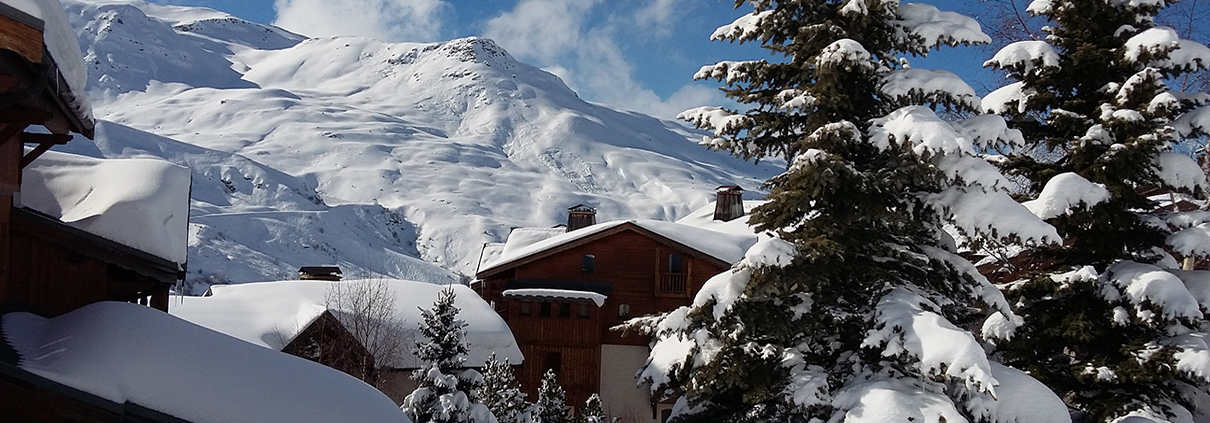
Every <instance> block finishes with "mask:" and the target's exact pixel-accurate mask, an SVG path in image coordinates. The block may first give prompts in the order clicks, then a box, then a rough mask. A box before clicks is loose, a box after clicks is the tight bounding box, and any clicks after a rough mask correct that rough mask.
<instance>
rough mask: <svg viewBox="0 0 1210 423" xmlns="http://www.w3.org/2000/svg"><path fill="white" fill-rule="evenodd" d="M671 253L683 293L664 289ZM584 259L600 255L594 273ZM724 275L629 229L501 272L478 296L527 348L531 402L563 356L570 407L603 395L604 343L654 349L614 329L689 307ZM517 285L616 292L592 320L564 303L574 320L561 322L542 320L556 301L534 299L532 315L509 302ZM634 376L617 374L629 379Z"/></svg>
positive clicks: (691, 254)
mask: <svg viewBox="0 0 1210 423" xmlns="http://www.w3.org/2000/svg"><path fill="white" fill-rule="evenodd" d="M670 254H679V255H680V256H681V262H682V270H683V272H681V273H679V274H678V275H681V276H682V277H683V280H684V283H683V286H684V287H685V288H684V289H683V290H681V291H679V292H662V291H660V290H659V287H660V282H661V278H667V276H668V275H669V273H670V272H669V270H670V269H669V264H670V263H669V260H670V258H669V255H670ZM585 255H592V256H594V257H595V259H594V262H595V265H594V266H593V267H594V268H593V271H592V272H591V273H589V272H585V271H584V270H583V268H582V264H583V258H584V256H585ZM723 270H725V268H723V267H721V266H719V265H718V264H716V262H712V261H708V260H707V259H705V258H702V253H700V252H696V251H685V250H683V249H682V248H678V247H677V246H675V245H673V243H671V242H666V241H664V240H661V239H657V238H655V237H653V236H651V235H650V234H648V233H646V232H643V231H640V230H636V229H633V228H628V227H625V226H623V227H621V229H619V230H616V231H612V232H610V233H607V234H605V235H604V236H603V237H601V238H599V239H595V240H592V241H589V242H586V243H583V244H581V245H577V246H571V247H568V248H564V249H562V250H559V251H557V252H556V253H554V254H550V255H547V256H545V257H542V258H540V259H538V260H533V261H529V262H526V263H522V264H519V265H516V266H515V267H513V268H510V269H506V270H504V271H499V272H496V273H495V274H494V275H492V276H490V277H488V278H486V279H485V280H483V281H482V283H481V284H480V285H479V286H478V290H479V293H480V295H482V296H483V297H484V299H486V300H488V301H489V302H491V303H493V304H495V307H496V310H497V311H498V312H500V314H501V316H502V317H504V319H505V321H507V322H508V325H509V328H511V329H512V331H513V336H514V337H515V338H516V339H517V344H518V345H519V346H520V347H521V352H522V354H524V356H525V362H524V364H523V365H522V366H520V370H519V371H518V379H519V380H520V381H521V383H522V385H523V387H524V389H525V391H526V392H528V393H529V394H530V398H531V399H532V398H536V397H535V395H536V394H537V390H538V385H539V383H540V381H541V376H542V373H543V372H545V370H546V369H545V368H544V367H543V366H544V362H545V361H547V354H550V353H558V354H560V356H561V357H562V358H561V361H562V363H561V366H562V368H563V372H562V373H560V382H561V383H562V384H563V388H564V389H566V390H567V393H568V405H572V406H582V405H583V404H584V401H586V400H587V399H588V397H589V396H590V395H592V394H593V393H598V392H600V372H601V348H600V346H601V345H603V344H613V345H635V346H647V345H648V344H649V343H650V339H648V338H646V337H636V336H633V335H631V336H628V337H622V336H621V335H622V334H621V333H618V332H614V331H610V330H609V328H611V327H613V326H616V325H618V324H621V323H622V322H624V321H626V320H627V319H629V318H633V317H639V316H644V315H650V314H656V313H661V312H666V311H671V310H673V309H675V308H677V307H680V306H683V305H688V304H689V303H690V301H692V298H693V295H694V294H695V293H697V291H698V290H699V289H701V287H702V285H703V284H704V283H705V282H706V280H707V279H709V278H711V277H713V276H714V275H716V274H718V273H720V272H722V271H723ZM514 281H549V282H554V283H557V284H558V286H559V288H562V289H572V290H575V289H580V290H588V288H589V287H591V286H600V284H608V285H609V286H610V287H611V292H610V293H609V295H608V298H607V299H606V300H605V302H604V304H603V305H602V306H601V307H597V306H596V304H592V303H588V304H590V307H589V308H590V315H589V318H588V319H580V318H578V317H577V308H578V307H579V304H584V302H575V301H570V300H565V301H561V303H568V304H571V305H572V306H573V308H572V310H571V313H570V317H568V318H561V317H558V313H557V311H555V310H557V309H552V312H551V315H550V316H549V317H544V316H541V315H540V310H541V303H543V302H550V303H551V304H552V308H554V307H558V304H559V303H560V301H555V300H545V301H541V300H535V301H532V302H531V306H530V307H531V310H530V313H529V315H523V314H522V313H521V306H522V303H523V301H520V300H518V299H505V298H503V295H502V292H503V291H504V290H505V287H506V285H507V284H508V283H509V282H514ZM623 306H625V307H627V308H629V310H630V312H629V315H628V316H620V315H619V308H620V307H623ZM635 370H637V369H616V371H619V372H627V373H633V372H634V371H635Z"/></svg>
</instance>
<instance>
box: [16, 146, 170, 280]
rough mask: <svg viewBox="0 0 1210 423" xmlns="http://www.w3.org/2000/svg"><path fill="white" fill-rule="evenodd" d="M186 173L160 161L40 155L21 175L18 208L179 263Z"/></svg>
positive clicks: (54, 153) (51, 153)
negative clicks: (30, 210) (19, 203)
mask: <svg viewBox="0 0 1210 423" xmlns="http://www.w3.org/2000/svg"><path fill="white" fill-rule="evenodd" d="M190 183H191V176H190V172H189V169H188V168H185V167H182V166H177V165H174V164H172V163H169V162H167V161H163V160H153V159H123V160H99V159H94V158H90V157H84V156H77V155H74V154H66V153H57V152H46V153H45V154H43V155H42V156H41V157H39V158H38V160H34V161H33V162H32V163H30V165H29V166H28V167H26V168H25V169H24V170H23V171H22V181H21V205H22V206H25V207H29V208H31V209H34V210H37V211H39V212H42V213H45V214H47V215H49V216H51V217H54V218H56V219H59V220H61V221H63V222H64V223H66V224H67V225H68V226H71V227H74V228H77V229H80V230H83V231H85V232H88V233H91V234H94V235H97V236H100V237H102V238H105V239H109V240H112V241H114V242H117V243H119V244H122V245H126V246H128V247H132V248H135V249H137V250H140V251H144V252H147V253H149V254H152V255H154V256H156V257H160V258H163V259H166V260H170V261H172V262H173V263H178V264H181V263H185V260H186V257H187V251H186V249H187V244H188V236H189V187H190Z"/></svg>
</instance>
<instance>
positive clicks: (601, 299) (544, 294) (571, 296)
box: [500, 288, 609, 307]
mask: <svg viewBox="0 0 1210 423" xmlns="http://www.w3.org/2000/svg"><path fill="white" fill-rule="evenodd" d="M500 294H501V295H503V296H504V298H555V299H563V300H582V301H592V302H593V303H594V304H596V305H597V307H600V306H602V305H605V300H606V299H608V298H609V297H607V296H606V295H605V294H600V293H596V292H592V291H580V290H575V289H553V288H522V289H506V290H504V292H502V293H500Z"/></svg>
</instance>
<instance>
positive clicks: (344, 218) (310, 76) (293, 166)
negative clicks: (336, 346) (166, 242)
mask: <svg viewBox="0 0 1210 423" xmlns="http://www.w3.org/2000/svg"><path fill="white" fill-rule="evenodd" d="M64 6H65V7H66V9H67V15H68V19H69V20H70V22H71V24H72V26H73V27H74V28H75V30H76V33H77V35H78V37H79V42H80V46H81V49H82V50H83V54H84V57H85V62H86V65H87V67H88V69H87V70H88V90H89V94H90V96H91V97H92V100H93V106H94V110H95V113H96V117H97V119H98V121H99V128H98V136H97V142H96V143H95V146H94V143H90V142H88V141H87V140H84V139H77V140H75V141H73V142H71V143H69V144H68V145H67V146H65V147H64V148H62V149H63V150H66V151H71V152H75V153H79V154H85V155H92V156H96V157H107V158H114V157H119V158H131V157H145V156H155V157H161V158H165V159H168V160H170V161H172V162H175V163H178V164H185V165H188V166H190V167H191V168H192V169H193V173H194V177H193V195H192V198H193V202H192V209H191V216H190V238H189V240H190V250H189V268H190V273H189V280H190V282H191V285H194V286H195V287H194V289H193V290H192V291H193V293H195V294H196V293H200V291H204V289H205V287H206V286H208V285H209V284H211V283H225V282H237V283H238V282H249V281H265V280H281V279H287V278H290V277H291V276H290V275H292V274H293V272H294V271H296V270H297V268H298V267H299V266H302V265H317V264H336V265H339V266H341V267H342V269H344V270H345V274H346V275H354V276H365V277H377V276H390V277H394V278H402V279H411V280H421V281H429V282H436V283H445V282H448V281H450V280H454V279H456V278H457V277H458V274H464V275H465V274H471V273H473V271H474V270H475V265H476V264H477V262H478V259H479V254H480V252H481V250H482V246H483V244H484V243H486V242H501V241H503V240H504V239H505V237H506V236H507V235H508V232H509V228H511V227H523V226H527V227H543V226H545V227H549V226H552V225H555V224H558V223H563V222H564V219H566V215H565V213H566V208H567V207H569V206H571V205H575V204H578V203H584V204H589V205H592V206H593V207H596V208H597V209H598V210H599V212H600V218H601V219H602V220H614V219H636V218H637V219H656V220H675V219H677V218H679V217H682V216H684V215H685V214H687V213H689V212H690V211H691V210H693V209H696V208H697V207H700V206H702V205H704V204H706V203H707V202H708V201H710V200H713V196H714V188H715V187H716V186H718V185H724V184H737V185H740V186H743V187H745V188H747V189H749V190H752V189H755V188H757V187H759V185H760V182H761V181H763V180H764V179H766V178H768V177H770V176H772V175H774V174H776V173H777V172H778V171H779V168H780V166H779V165H778V164H777V163H760V164H753V163H746V162H743V161H741V160H739V159H737V158H734V157H730V156H728V155H726V154H723V153H716V152H710V151H708V150H706V149H705V148H702V147H701V146H699V145H697V140H699V139H700V138H701V137H702V134H703V133H701V132H697V131H693V130H689V129H686V128H685V127H683V126H681V125H680V124H678V123H675V122H669V121H661V120H658V119H655V118H652V117H649V116H645V115H641V114H638V113H632V112H625V111H618V110H613V109H609V108H606V107H603V106H600V105H596V104H592V103H588V102H585V101H583V100H581V99H580V98H578V97H577V95H576V93H575V92H573V91H571V90H570V89H568V88H567V86H566V85H564V84H563V82H562V81H561V80H559V78H558V77H556V76H554V75H551V74H549V73H546V72H544V71H542V70H539V69H537V68H535V67H532V66H529V65H526V64H523V63H520V62H517V61H516V60H514V59H513V58H512V57H511V56H510V55H509V54H508V52H506V51H504V50H503V49H501V48H500V47H498V46H497V45H496V44H495V43H493V42H492V41H490V40H487V39H479V38H465V39H457V40H452V41H448V42H444V43H435V44H410V43H398V44H392V43H385V42H380V41H375V40H371V39H366V38H357V37H336V38H320V39H304V38H303V37H301V36H298V35H295V34H292V33H289V32H287V31H284V30H281V29H278V28H274V27H270V26H265V25H260V24H256V23H252V22H248V21H245V20H242V19H239V18H236V17H232V16H229V15H226V14H224V13H221V12H216V11H213V10H209V9H199V8H187V7H176V6H162V5H152V4H148V3H143V2H138V1H119V0H100V1H91V0H90V1H87V2H79V1H76V0H67V1H65V2H64ZM689 76H690V75H686V78H688V77H689ZM416 259H419V260H416ZM426 262H427V263H426ZM428 263H433V264H432V265H430V264H428Z"/></svg>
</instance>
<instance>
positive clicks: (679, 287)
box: [656, 272, 689, 295]
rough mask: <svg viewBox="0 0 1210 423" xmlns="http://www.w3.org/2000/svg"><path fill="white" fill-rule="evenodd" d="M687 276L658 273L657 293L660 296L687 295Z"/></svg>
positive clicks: (683, 274)
mask: <svg viewBox="0 0 1210 423" xmlns="http://www.w3.org/2000/svg"><path fill="white" fill-rule="evenodd" d="M688 276H689V275H687V274H685V273H667V272H663V273H660V284H659V286H657V287H656V288H657V291H658V293H660V294H674V295H688V294H689V277H688Z"/></svg>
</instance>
